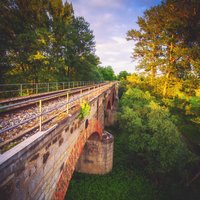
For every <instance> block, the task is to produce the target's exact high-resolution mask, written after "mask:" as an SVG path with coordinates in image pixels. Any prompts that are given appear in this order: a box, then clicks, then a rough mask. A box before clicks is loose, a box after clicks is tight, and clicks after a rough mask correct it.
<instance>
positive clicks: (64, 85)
mask: <svg viewBox="0 0 200 200" xmlns="http://www.w3.org/2000/svg"><path fill="white" fill-rule="evenodd" d="M62 84H63V90H64V89H65V83H64V82H63V83H62Z"/></svg>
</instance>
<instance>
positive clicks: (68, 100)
mask: <svg viewBox="0 0 200 200" xmlns="http://www.w3.org/2000/svg"><path fill="white" fill-rule="evenodd" d="M68 101H69V93H67V114H69V103H68Z"/></svg>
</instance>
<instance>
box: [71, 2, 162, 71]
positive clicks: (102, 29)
mask: <svg viewBox="0 0 200 200" xmlns="http://www.w3.org/2000/svg"><path fill="white" fill-rule="evenodd" d="M68 2H72V4H73V8H74V12H75V16H83V17H84V18H85V20H86V21H87V22H89V23H90V29H91V30H93V33H94V35H95V41H96V55H97V56H98V57H99V58H100V62H101V65H102V66H108V65H109V66H112V68H113V70H114V71H115V73H116V74H118V73H119V72H120V71H123V70H126V71H128V72H131V73H132V72H134V71H135V66H136V65H137V61H136V60H133V58H131V54H132V52H133V48H134V42H133V41H127V40H126V34H127V32H128V31H129V30H131V29H138V25H137V23H136V22H137V18H138V16H142V15H143V12H144V11H145V10H146V9H148V8H150V7H152V6H155V5H158V4H159V3H160V2H161V0H70V1H68Z"/></svg>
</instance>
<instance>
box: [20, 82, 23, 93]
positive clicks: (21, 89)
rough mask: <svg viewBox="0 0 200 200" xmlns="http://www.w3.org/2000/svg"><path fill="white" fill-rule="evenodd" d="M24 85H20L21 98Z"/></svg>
mask: <svg viewBox="0 0 200 200" xmlns="http://www.w3.org/2000/svg"><path fill="white" fill-rule="evenodd" d="M22 87H23V86H22V84H20V96H22V91H23V88H22Z"/></svg>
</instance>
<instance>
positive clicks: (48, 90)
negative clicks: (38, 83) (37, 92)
mask: <svg viewBox="0 0 200 200" xmlns="http://www.w3.org/2000/svg"><path fill="white" fill-rule="evenodd" d="M47 92H49V83H47Z"/></svg>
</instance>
